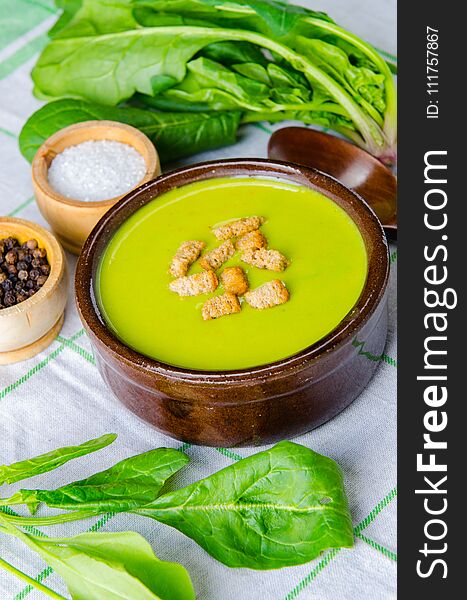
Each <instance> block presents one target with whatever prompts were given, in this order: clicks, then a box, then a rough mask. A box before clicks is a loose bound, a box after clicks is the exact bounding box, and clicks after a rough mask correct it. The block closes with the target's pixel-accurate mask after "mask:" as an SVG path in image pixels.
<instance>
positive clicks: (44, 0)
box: [24, 0, 57, 15]
mask: <svg viewBox="0 0 467 600" xmlns="http://www.w3.org/2000/svg"><path fill="white" fill-rule="evenodd" d="M24 2H26V3H27V4H32V6H38V7H40V8H43V9H44V10H47V11H48V12H49V13H51V14H53V15H54V14H56V13H57V9H56V8H55V2H54V0H24Z"/></svg>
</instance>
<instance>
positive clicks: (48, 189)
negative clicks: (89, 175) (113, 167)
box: [31, 119, 160, 209]
mask: <svg viewBox="0 0 467 600" xmlns="http://www.w3.org/2000/svg"><path fill="white" fill-rule="evenodd" d="M105 127H109V128H113V129H121V130H124V131H126V132H127V133H129V134H130V135H131V136H133V138H137V139H139V140H140V141H141V142H142V144H143V145H144V146H145V147H146V149H147V152H148V154H149V162H150V163H151V165H148V162H147V161H146V159H145V160H144V162H145V164H146V172H145V174H144V177H143V178H142V179H141V181H140V182H139V184H138V186H137V187H136V188H133V189H138V188H139V187H141V185H143V184H144V183H146V182H148V181H150V180H151V178H153V175H154V172H156V171H157V170H158V169H160V160H159V154H158V152H157V150H156V147H155V146H154V144H153V143H152V142H151V140H150V139H149V138H148V136H147V135H146V134H145V133H143V132H142V131H140V130H139V129H137V128H136V127H133V126H132V125H128V124H127V123H120V122H119V121H112V120H109V119H105V120H104V119H103V120H89V121H80V122H79V123H73V124H71V125H68V126H67V127H63V128H62V129H59V130H58V131H56V132H55V133H53V134H52V135H51V136H49V137H48V138H47V139H46V140H45V141H44V142H42V144H41V145H40V146H39V148H38V149H37V152H36V154H35V155H34V158H33V160H32V164H31V169H32V178H33V181H34V183H35V185H36V186H37V188H38V189H39V190H40V191H41V193H42V194H43V195H44V196H46V197H47V198H48V199H49V201H50V200H52V201H53V202H57V203H59V204H65V205H67V206H72V207H75V208H87V209H89V208H90V207H95V208H106V207H109V208H110V207H111V206H112V205H114V204H115V203H116V202H118V201H119V200H121V199H122V198H124V197H125V196H126V195H127V194H128V192H126V193H124V194H120V195H118V196H114V197H113V198H107V199H105V200H92V201H89V202H86V201H84V200H75V199H74V198H68V197H67V196H64V195H63V194H60V192H57V191H56V190H55V189H54V188H53V187H52V186H51V185H50V184H49V181H48V179H47V177H45V178H44V177H43V176H42V171H41V165H42V161H44V160H45V156H46V154H47V153H48V152H49V151H50V150H51V146H53V144H55V143H56V142H57V141H58V140H62V139H64V138H65V139H66V137H67V136H68V135H69V134H70V132H73V131H77V130H80V129H91V130H92V129H94V128H96V129H101V128H105ZM92 139H93V138H92V137H90V138H89V139H88V140H83V141H92ZM102 139H105V138H102ZM73 145H76V144H70V145H69V146H73ZM69 146H67V148H68V147H69ZM143 158H145V157H144V156H143ZM48 169H49V168H48V167H47V172H48ZM130 191H132V190H130Z"/></svg>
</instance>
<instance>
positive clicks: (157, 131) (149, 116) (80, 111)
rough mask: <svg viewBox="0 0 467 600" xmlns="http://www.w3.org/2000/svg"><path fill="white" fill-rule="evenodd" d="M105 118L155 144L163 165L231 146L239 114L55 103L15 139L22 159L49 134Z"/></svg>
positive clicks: (30, 121) (34, 117) (45, 108)
mask: <svg viewBox="0 0 467 600" xmlns="http://www.w3.org/2000/svg"><path fill="white" fill-rule="evenodd" d="M93 119H108V120H111V121H120V122H121V123H127V124H128V125H133V127H136V128H137V129H140V130H141V131H142V132H143V133H145V134H146V135H147V136H148V137H149V138H150V139H151V140H152V142H153V143H154V144H155V146H156V148H157V150H158V152H159V154H160V157H161V160H162V161H163V162H165V163H167V162H170V161H172V160H177V159H179V158H182V157H184V156H190V155H191V154H197V153H198V152H204V151H206V150H211V149H213V148H219V147H220V146H225V145H229V144H234V143H235V141H236V137H237V130H238V127H239V123H240V113H239V112H229V113H200V114H191V113H186V114H183V113H177V114H173V113H161V112H154V111H150V110H143V109H140V108H132V107H123V108H116V107H110V106H102V105H99V104H91V103H89V102H84V101H82V100H57V101H55V102H50V103H49V104H46V105H45V106H43V107H42V108H40V109H39V110H38V111H37V112H35V113H34V114H33V115H32V116H31V117H30V118H29V120H28V121H27V122H26V124H25V125H24V127H23V129H22V131H21V133H20V136H19V147H20V150H21V153H22V154H23V156H24V157H25V158H26V159H27V160H28V161H29V162H31V161H32V159H33V158H34V155H35V153H36V152H37V150H38V148H39V146H40V145H41V144H42V143H43V142H44V141H45V140H46V139H47V138H48V137H49V136H50V135H52V134H53V133H55V132H56V131H58V130H59V129H62V128H63V127H67V126H68V125H72V124H73V123H80V122H82V121H89V120H93Z"/></svg>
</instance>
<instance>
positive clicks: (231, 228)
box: [213, 217, 264, 240]
mask: <svg viewBox="0 0 467 600" xmlns="http://www.w3.org/2000/svg"><path fill="white" fill-rule="evenodd" d="M263 223H264V218H263V217H245V218H244V219H238V220H237V221H232V222H231V223H227V224H226V225H220V226H219V227H216V228H215V229H213V233H214V235H215V236H216V238H217V239H218V240H228V239H229V238H232V237H237V236H239V235H244V234H245V233H249V232H250V231H254V230H255V229H259V227H260V226H261V225H262V224H263Z"/></svg>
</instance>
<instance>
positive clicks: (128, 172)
mask: <svg viewBox="0 0 467 600" xmlns="http://www.w3.org/2000/svg"><path fill="white" fill-rule="evenodd" d="M145 173H146V163H145V161H144V158H143V157H142V155H141V154H140V153H139V152H138V151H137V150H135V149H134V148H133V146H130V145H129V144H123V143H122V142H115V141H113V140H90V141H87V142H82V143H81V144H76V146H70V147H68V148H65V150H63V152H60V154H57V156H56V157H55V158H54V159H53V161H52V163H51V165H50V167H49V172H48V179H49V183H50V185H51V186H52V187H53V188H54V190H55V191H57V192H58V193H60V194H62V195H63V196H66V197H67V198H70V199H73V200H81V201H84V202H97V201H99V200H107V199H109V198H114V197H115V196H120V195H121V194H124V193H125V192H129V191H130V190H131V189H133V188H134V187H135V186H136V185H137V184H138V183H139V182H140V181H141V180H142V179H143V177H144V175H145Z"/></svg>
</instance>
